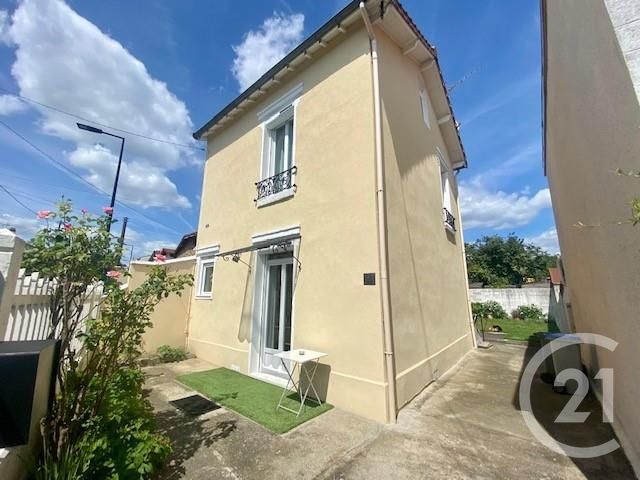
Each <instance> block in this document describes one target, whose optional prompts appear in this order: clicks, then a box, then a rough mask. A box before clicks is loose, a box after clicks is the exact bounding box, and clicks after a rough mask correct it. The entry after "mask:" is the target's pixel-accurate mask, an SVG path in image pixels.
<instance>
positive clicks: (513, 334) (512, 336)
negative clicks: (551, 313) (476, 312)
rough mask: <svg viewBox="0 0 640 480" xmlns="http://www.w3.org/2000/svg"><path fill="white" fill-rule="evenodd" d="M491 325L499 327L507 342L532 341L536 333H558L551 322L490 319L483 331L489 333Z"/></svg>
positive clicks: (556, 327) (554, 324)
mask: <svg viewBox="0 0 640 480" xmlns="http://www.w3.org/2000/svg"><path fill="white" fill-rule="evenodd" d="M492 325H500V327H502V331H503V332H504V333H505V338H507V339H508V340H520V341H527V340H531V339H533V338H534V337H535V335H536V333H538V332H543V333H546V332H552V333H557V332H559V331H560V330H559V329H558V326H557V325H556V323H555V322H554V321H553V320H550V321H548V322H547V321H546V320H542V321H539V322H535V321H531V320H518V319H511V318H491V319H487V320H485V331H489V328H491V326H492Z"/></svg>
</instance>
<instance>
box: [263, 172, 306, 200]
mask: <svg viewBox="0 0 640 480" xmlns="http://www.w3.org/2000/svg"><path fill="white" fill-rule="evenodd" d="M297 169H298V168H297V167H291V168H290V169H289V170H285V171H284V172H280V173H278V174H276V175H274V176H273V177H269V178H265V179H264V180H261V181H259V182H256V190H257V191H258V196H257V197H256V198H255V199H254V200H253V201H254V202H257V201H258V200H260V199H261V198H266V197H269V196H271V195H275V194H276V193H279V192H282V191H284V190H288V189H290V188H295V187H296V186H295V184H294V183H293V175H294V174H295V173H296V171H297Z"/></svg>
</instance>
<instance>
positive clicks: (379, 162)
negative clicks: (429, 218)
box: [359, 2, 398, 423]
mask: <svg viewBox="0 0 640 480" xmlns="http://www.w3.org/2000/svg"><path fill="white" fill-rule="evenodd" d="M359 8H360V13H361V14H362V18H363V20H364V24H365V26H366V28H367V33H368V34H369V40H370V46H371V47H370V48H371V76H372V79H373V114H374V122H375V157H376V203H377V213H378V262H379V264H380V265H379V266H380V291H381V297H382V298H381V303H382V305H381V306H382V331H383V337H384V338H383V340H384V370H385V378H386V379H387V384H388V388H387V403H386V404H387V422H389V423H395V422H396V413H397V410H398V408H397V401H396V374H395V364H394V363H395V362H394V358H393V336H392V330H391V307H390V304H391V298H390V294H389V271H388V258H389V252H388V248H387V211H386V208H385V196H384V157H383V153H382V114H381V110H382V109H381V103H380V76H379V73H378V42H377V41H376V36H375V32H374V30H373V25H372V24H371V20H370V19H369V14H368V13H367V9H366V7H365V5H364V2H360V7H359Z"/></svg>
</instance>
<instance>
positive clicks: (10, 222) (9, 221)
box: [0, 213, 44, 240]
mask: <svg viewBox="0 0 640 480" xmlns="http://www.w3.org/2000/svg"><path fill="white" fill-rule="evenodd" d="M43 226H44V222H43V221H41V220H38V219H36V218H35V216H33V217H18V216H16V215H11V214H10V213H0V228H11V227H13V228H15V229H16V234H17V235H18V236H19V237H20V238H24V239H25V240H28V239H30V238H31V237H33V236H34V235H35V233H36V232H37V231H38V230H40V229H41V228H42V227H43Z"/></svg>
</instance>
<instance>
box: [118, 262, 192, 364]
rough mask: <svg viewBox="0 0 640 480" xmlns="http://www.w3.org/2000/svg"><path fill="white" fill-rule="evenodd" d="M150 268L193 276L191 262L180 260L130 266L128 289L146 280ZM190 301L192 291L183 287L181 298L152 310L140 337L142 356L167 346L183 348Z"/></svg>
mask: <svg viewBox="0 0 640 480" xmlns="http://www.w3.org/2000/svg"><path fill="white" fill-rule="evenodd" d="M154 265H156V266H157V265H161V266H162V268H165V269H167V271H168V272H169V273H170V274H174V275H184V274H191V275H193V273H194V269H195V259H194V258H181V259H180V260H170V261H168V262H166V263H163V264H158V263H155V264H153V263H150V262H131V265H130V267H129V273H130V274H131V277H130V278H129V288H130V289H133V288H136V287H138V286H139V285H140V284H141V283H142V282H143V281H144V280H145V278H146V277H147V275H148V273H149V270H150V269H151V268H152V267H153V266H154ZM191 297H192V287H185V289H184V290H183V292H182V296H178V295H175V294H174V295H170V296H169V297H167V298H165V299H163V300H162V301H160V303H159V304H158V305H157V306H156V308H155V310H154V312H153V314H152V315H151V321H152V322H153V326H152V327H151V328H150V329H149V330H147V332H146V333H145V334H144V337H143V348H144V351H145V353H147V354H154V353H156V350H157V349H158V347H159V346H161V345H170V346H172V347H175V348H185V346H186V337H187V326H188V321H189V308H190V303H191Z"/></svg>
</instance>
